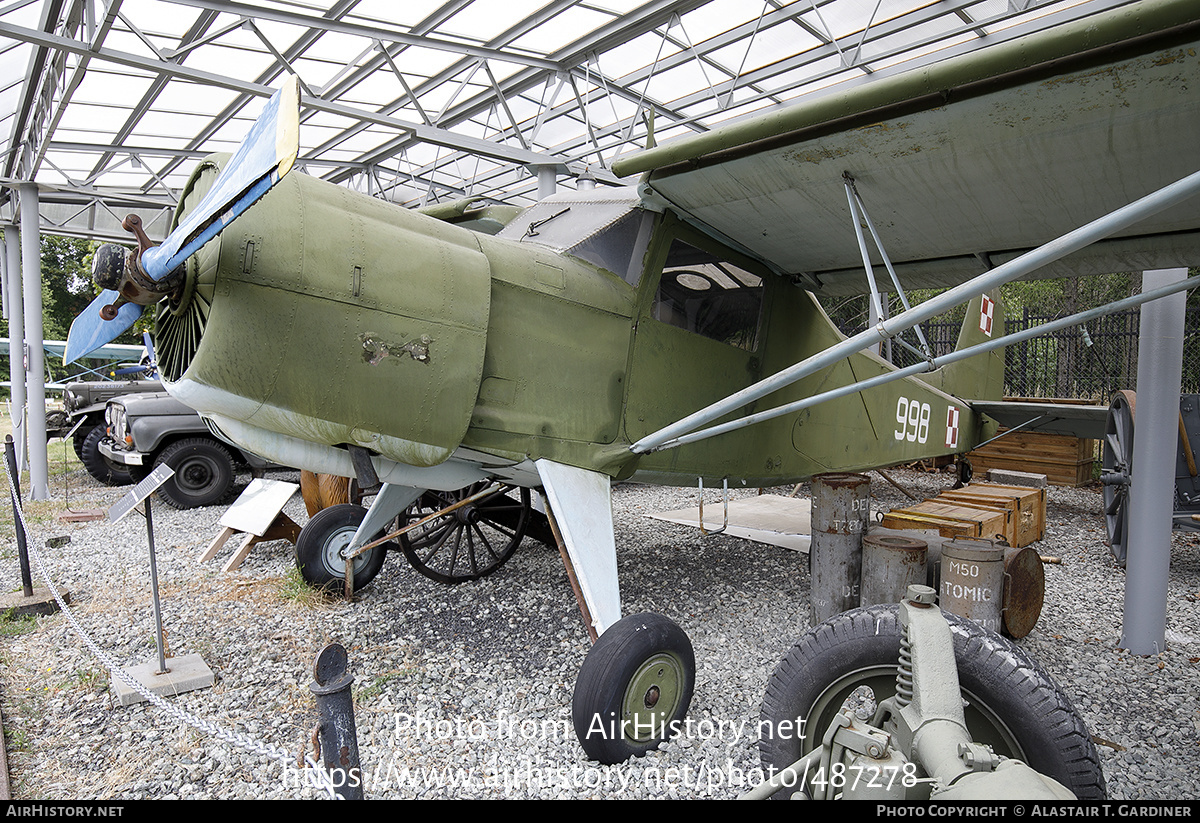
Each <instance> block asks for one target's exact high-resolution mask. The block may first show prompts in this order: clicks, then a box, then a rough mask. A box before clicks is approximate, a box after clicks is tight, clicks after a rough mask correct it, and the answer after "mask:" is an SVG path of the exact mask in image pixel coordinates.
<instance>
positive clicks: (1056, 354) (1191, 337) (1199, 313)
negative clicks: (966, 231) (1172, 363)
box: [835, 304, 1200, 405]
mask: <svg viewBox="0 0 1200 823" xmlns="http://www.w3.org/2000/svg"><path fill="white" fill-rule="evenodd" d="M1058 317H1059V315H1056V314H1041V313H1035V312H1032V311H1030V310H1029V309H1028V308H1026V309H1025V310H1024V311H1023V312H1022V313H1021V315H1020V316H1019V317H1009V318H1008V319H1007V321H1006V322H1005V332H1006V333H1007V334H1013V333H1015V332H1019V331H1024V330H1026V329H1029V328H1033V327H1035V326H1039V325H1041V324H1043V323H1047V322H1049V321H1051V320H1057V319H1058ZM1139 317H1140V314H1139V311H1138V310H1137V309H1130V310H1128V311H1124V312H1119V313H1116V314H1109V315H1105V316H1103V317H1100V318H1097V319H1095V320H1091V321H1089V322H1088V323H1087V326H1086V331H1085V328H1084V327H1082V326H1075V327H1073V328H1069V329H1064V330H1061V331H1059V332H1056V333H1052V334H1047V335H1042V336H1040V337H1035V338H1033V339H1032V340H1026V341H1024V342H1021V343H1016V344H1013V345H1010V346H1006V347H1005V349H1004V352H1005V355H1004V357H1005V367H1006V368H1005V374H1004V393H1005V395H1006V396H1009V397H1037V398H1051V397H1053V398H1072V399H1081V400H1087V401H1092V402H1095V403H1100V404H1103V405H1107V404H1108V402H1109V401H1110V400H1111V399H1112V396H1113V394H1114V393H1115V392H1117V391H1120V390H1121V389H1136V388H1137V351H1138V329H1139V322H1138V321H1139ZM857 319H858V318H847V319H845V320H839V319H838V318H835V322H838V326H839V328H841V329H842V332H843V333H844V334H847V335H849V334H854V333H856V332H860V331H862V330H863V329H865V328H866V325H865V324H864V323H861V321H859V322H855V321H856V320H857ZM960 325H961V323H960V322H959V321H930V322H927V323H922V324H921V331H922V333H923V334H924V335H925V338H926V340H927V341H928V342H929V345H930V347H931V348H932V349H933V352H934V354H935V355H941V354H947V353H949V352H951V351H954V347H955V344H956V343H957V341H958V332H959V328H960ZM1184 329H1185V334H1184V344H1183V375H1182V376H1183V380H1182V387H1181V391H1182V393H1184V394H1193V393H1197V392H1200V305H1194V304H1193V305H1189V306H1188V307H1187V314H1186V320H1185V323H1184ZM908 340H909V342H910V343H912V342H914V341H913V339H912V337H909V338H908ZM884 356H885V357H887V356H888V355H887V353H886V352H885V353H884ZM891 361H892V362H893V363H895V364H896V365H897V366H900V367H904V366H908V365H911V364H913V363H916V362H917V356H916V355H915V354H913V353H912V352H910V351H909V350H908V349H906V348H904V347H902V346H897V345H893V346H892V351H891Z"/></svg>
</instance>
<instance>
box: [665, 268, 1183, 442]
mask: <svg viewBox="0 0 1200 823" xmlns="http://www.w3.org/2000/svg"><path fill="white" fill-rule="evenodd" d="M1197 286H1200V275H1197V276H1196V277H1189V278H1188V279H1186V280H1180V281H1179V282H1177V283H1172V284H1171V285H1169V286H1164V287H1163V288H1160V289H1155V290H1153V291H1148V292H1144V293H1143V294H1135V295H1134V296H1133V297H1127V298H1125V299H1124V300H1118V301H1117V302H1115V303H1109V304H1108V305H1106V306H1101V307H1100V308H1096V309H1089V310H1088V311H1083V312H1079V313H1078V314H1073V315H1071V316H1070V317H1064V318H1061V319H1059V320H1054V321H1052V322H1050V323H1043V324H1042V325H1040V326H1036V327H1034V328H1032V329H1025V330H1024V331H1020V332H1016V333H1014V334H1009V335H1004V336H1003V337H997V338H996V339H995V340H989V341H988V342H986V343H979V344H978V345H975V346H970V347H968V348H965V349H958V350H956V351H953V352H950V353H949V354H944V355H942V356H941V357H934V358H932V359H930V360H929V361H927V362H922V363H917V364H916V365H913V366H908V367H906V368H903V369H896V370H895V371H889V372H886V373H884V374H881V375H878V376H876V377H869V378H867V379H865V380H859V381H858V382H857V383H849V384H847V385H845V386H840V387H838V388H836V389H830V390H829V391H827V392H822V393H821V394H814V395H810V396H809V397H806V398H804V399H803V400H797V401H796V402H794V403H787V404H785V405H783V406H777V407H776V408H774V409H768V410H767V411H762V412H758V413H757V414H751V415H747V416H745V417H742V418H739V419H737V420H733V421H731V422H729V423H723V424H721V425H719V426H710V427H709V428H707V429H701V430H699V431H696V432H692V433H691V434H683V435H680V436H679V437H675V438H672V439H670V440H667V441H665V442H664V443H663V444H662V445H660V446H657V447H655V448H654V449H649V450H648V451H661V450H664V449H672V448H675V447H676V446H684V445H687V444H688V443H695V442H696V441H698V440H707V439H708V438H710V437H715V436H716V435H718V434H724V433H725V432H730V431H734V430H735V429H744V428H746V427H747V426H752V425H754V424H755V423H762V422H763V421H765V420H771V419H773V418H776V417H782V416H783V415H785V414H792V413H793V412H798V411H801V410H802V409H807V408H809V407H810V406H816V405H819V404H821V403H824V402H826V401H828V400H836V399H837V398H839V397H845V396H846V395H848V394H855V393H857V392H860V391H865V390H867V389H873V388H875V387H876V386H882V385H884V384H885V383H891V382H892V381H893V380H902V379H904V378H905V377H912V376H914V375H918V374H923V373H924V372H929V371H933V370H934V369H940V368H942V367H943V366H948V365H950V364H951V363H956V362H958V361H959V360H966V359H967V358H968V357H974V356H975V355H977V354H983V353H985V352H989V351H992V350H994V349H999V348H1002V347H1004V346H1007V345H1008V344H1010V343H1020V342H1022V341H1024V340H1029V339H1031V338H1034V337H1039V336H1041V335H1043V334H1050V333H1052V332H1056V331H1059V330H1060V329H1066V328H1070V327H1071V326H1075V325H1077V324H1079V323H1086V322H1087V321H1088V320H1093V319H1095V318H1097V317H1100V316H1101V315H1105V314H1113V313H1115V312H1119V311H1124V310H1125V309H1132V308H1134V307H1136V306H1140V305H1141V304H1143V303H1149V302H1150V301H1151V300H1158V299H1159V298H1160V297H1166V296H1168V295H1171V294H1175V293H1176V292H1179V291H1184V290H1185V289H1192V288H1196V287H1197ZM1038 419H1039V420H1040V419H1041V418H1038ZM1033 422H1036V421H1028V422H1027V423H1024V424H1022V426H1021V427H1024V426H1026V425H1030V424H1031V423H1033ZM1006 433H1007V432H1006ZM993 439H995V438H993ZM988 442H991V441H988ZM980 445H982V444H980ZM976 448H978V447H976Z"/></svg>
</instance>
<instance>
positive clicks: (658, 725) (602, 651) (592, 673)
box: [571, 612, 696, 764]
mask: <svg viewBox="0 0 1200 823" xmlns="http://www.w3.org/2000/svg"><path fill="white" fill-rule="evenodd" d="M695 683H696V658H695V655H694V653H693V651H692V644H691V641H689V640H688V638H687V635H686V634H684V632H683V629H681V628H679V626H677V625H675V623H674V622H672V621H671V620H670V619H668V618H666V617H664V616H662V615H661V614H653V613H650V612H647V613H644V614H634V615H630V616H629V617H625V618H623V619H621V620H619V621H617V622H616V623H614V624H613V625H612V626H611V627H610V628H609V629H608V630H607V631H606V632H604V634H602V635H600V637H599V638H598V639H597V640H596V643H595V645H594V646H592V649H591V651H590V652H588V655H587V657H586V658H584V661H583V666H582V667H581V668H580V670H579V678H578V680H576V682H575V695H574V697H573V698H572V701H571V719H572V722H573V723H574V726H575V735H576V737H578V738H579V743H580V745H582V746H583V750H584V752H585V753H586V754H587V755H588V757H589V758H591V759H592V760H598V761H599V762H601V763H604V764H613V763H621V762H623V761H625V760H628V759H629V758H630V757H641V756H642V755H644V754H645V753H646V752H648V751H650V750H652V749H656V748H658V745H659V744H660V743H662V742H663V741H665V740H668V739H670V738H671V737H672V736H673V735H674V734H675V733H676V732H677V731H678V730H679V728H680V725H681V724H682V721H683V719H684V717H685V716H686V715H687V710H688V706H689V705H690V704H691V702H692V689H693V688H694V686H695Z"/></svg>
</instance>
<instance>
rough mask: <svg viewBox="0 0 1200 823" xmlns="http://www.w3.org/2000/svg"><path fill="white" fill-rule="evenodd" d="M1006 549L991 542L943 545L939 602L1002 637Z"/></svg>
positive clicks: (948, 542) (971, 541)
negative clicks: (1000, 633)
mask: <svg viewBox="0 0 1200 823" xmlns="http://www.w3.org/2000/svg"><path fill="white" fill-rule="evenodd" d="M1004 549H1005V547H1004V546H1003V545H1000V544H997V543H993V542H992V541H991V540H965V539H964V540H947V541H946V542H945V543H943V544H942V579H941V588H940V589H939V590H938V603H939V604H940V605H941V607H942V608H943V609H945V610H946V611H948V612H950V613H952V614H957V615H958V616H959V617H966V618H968V619H970V620H974V621H975V622H976V623H979V624H980V625H982V626H983V627H984V628H985V629H988V630H989V631H993V632H996V633H997V634H999V632H1000V629H1001V615H1002V608H1003V604H1004Z"/></svg>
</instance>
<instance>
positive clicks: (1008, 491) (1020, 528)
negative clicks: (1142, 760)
mask: <svg viewBox="0 0 1200 823" xmlns="http://www.w3.org/2000/svg"><path fill="white" fill-rule="evenodd" d="M937 499H938V500H945V501H948V502H957V503H965V504H968V505H972V506H983V507H985V508H989V509H1004V510H1007V511H1009V512H1011V513H1012V517H1011V518H1010V519H1009V524H1008V525H1009V531H1008V532H1007V534H1006V538H1005V539H1006V540H1007V541H1008V544H1009V545H1010V546H1014V547H1016V548H1020V547H1022V546H1028V545H1029V544H1030V543H1036V542H1037V541H1039V540H1041V539H1042V538H1043V537H1044V536H1045V534H1046V490H1045V489H1034V488H1028V487H1025V486H1005V485H1002V484H1000V483H972V484H970V485H968V486H963V487H962V488H961V489H948V490H947V491H944V492H942V493H941V494H940V495H938V497H937Z"/></svg>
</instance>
